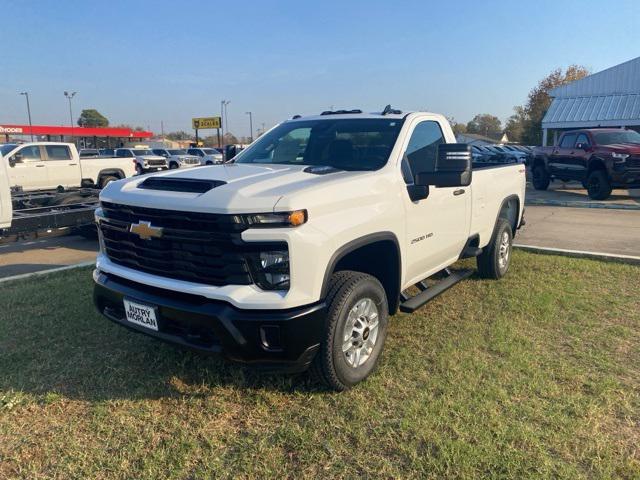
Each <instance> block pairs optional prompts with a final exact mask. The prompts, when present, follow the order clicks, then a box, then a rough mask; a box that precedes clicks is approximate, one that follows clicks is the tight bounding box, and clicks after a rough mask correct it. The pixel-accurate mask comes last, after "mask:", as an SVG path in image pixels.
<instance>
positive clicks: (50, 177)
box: [0, 142, 135, 192]
mask: <svg viewBox="0 0 640 480" xmlns="http://www.w3.org/2000/svg"><path fill="white" fill-rule="evenodd" d="M0 155H2V156H3V157H4V158H3V161H5V162H6V163H7V165H8V172H7V173H8V180H9V184H10V186H11V188H12V189H13V190H21V191H24V192H31V191H35V190H53V189H60V190H66V189H73V188H80V187H97V188H103V187H105V186H106V185H107V184H108V183H109V182H111V181H113V180H119V179H122V178H126V177H131V176H132V175H134V174H135V166H134V164H133V162H132V161H131V160H123V159H117V158H80V156H79V155H78V151H77V150H76V146H75V145H74V144H72V143H57V142H32V143H24V144H22V145H16V144H4V145H0Z"/></svg>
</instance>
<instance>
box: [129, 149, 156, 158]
mask: <svg viewBox="0 0 640 480" xmlns="http://www.w3.org/2000/svg"><path fill="white" fill-rule="evenodd" d="M133 154H134V155H138V156H142V155H153V152H152V151H151V150H149V149H146V150H144V149H141V148H140V149H138V148H137V149H135V150H133Z"/></svg>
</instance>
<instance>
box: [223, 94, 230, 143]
mask: <svg viewBox="0 0 640 480" xmlns="http://www.w3.org/2000/svg"><path fill="white" fill-rule="evenodd" d="M230 103H231V100H225V102H224V123H227V121H228V120H229V118H228V117H227V107H228V106H229V104H230ZM227 133H229V126H228V125H227ZM222 141H223V142H224V136H223V137H222Z"/></svg>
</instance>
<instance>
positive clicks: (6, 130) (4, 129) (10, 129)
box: [0, 125, 22, 133]
mask: <svg viewBox="0 0 640 480" xmlns="http://www.w3.org/2000/svg"><path fill="white" fill-rule="evenodd" d="M0 133H22V127H3V126H2V125H0Z"/></svg>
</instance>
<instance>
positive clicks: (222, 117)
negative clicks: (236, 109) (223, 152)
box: [220, 100, 231, 143]
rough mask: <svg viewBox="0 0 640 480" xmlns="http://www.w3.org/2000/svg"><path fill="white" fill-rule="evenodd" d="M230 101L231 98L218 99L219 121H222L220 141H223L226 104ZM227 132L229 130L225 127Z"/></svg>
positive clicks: (225, 123)
mask: <svg viewBox="0 0 640 480" xmlns="http://www.w3.org/2000/svg"><path fill="white" fill-rule="evenodd" d="M230 103H231V100H220V122H222V129H221V130H222V142H223V143H224V128H225V127H226V125H227V105H229V104H230ZM227 132H229V130H228V129H227Z"/></svg>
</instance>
